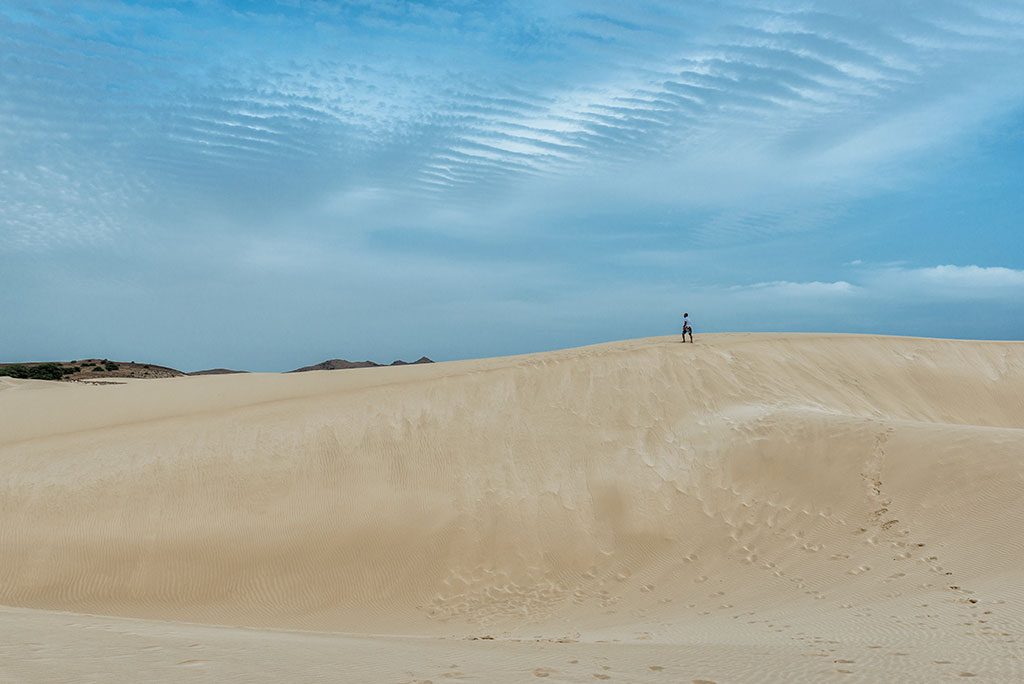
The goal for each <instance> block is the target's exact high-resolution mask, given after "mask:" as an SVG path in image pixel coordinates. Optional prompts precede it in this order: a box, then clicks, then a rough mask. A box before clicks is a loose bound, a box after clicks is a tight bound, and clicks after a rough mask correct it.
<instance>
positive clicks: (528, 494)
mask: <svg viewBox="0 0 1024 684" xmlns="http://www.w3.org/2000/svg"><path fill="white" fill-rule="evenodd" d="M0 428H2V429H0V604H3V605H6V606H11V608H7V609H0V681H9V680H10V681H21V680H24V681H44V680H61V681H82V680H87V681H107V678H108V676H110V675H112V676H114V677H118V678H122V679H125V680H130V681H135V680H143V679H147V680H150V681H152V680H168V681H178V680H182V679H189V680H195V681H225V680H230V679H231V678H233V677H234V678H236V679H238V680H239V681H254V680H260V679H262V680H266V681H283V680H291V681H321V680H322V681H395V682H399V681H405V682H413V681H425V680H433V681H435V682H438V681H445V680H447V679H469V680H475V681H481V682H490V681H531V680H533V679H534V678H540V679H544V680H545V681H591V682H592V681H599V680H604V679H610V680H614V681H652V682H669V681H671V682H678V681H685V682H689V681H691V680H701V679H703V680H708V681H717V682H723V681H737V680H739V681H746V680H749V681H760V680H765V679H769V680H771V679H775V680H779V681H783V680H787V681H801V680H802V681H820V680H822V679H829V678H833V677H834V678H837V679H841V680H848V681H898V680H903V681H935V680H940V679H945V678H949V679H959V678H960V677H961V676H970V675H975V676H978V677H980V678H985V677H988V678H990V679H993V680H1004V681H1014V680H1019V679H1022V678H1024V604H1022V601H1024V344H1021V343H993V342H959V341H942V340H922V339H908V338H883V337H862V336H813V335H807V336H796V335H788V336H763V335H719V336H703V337H701V339H700V340H699V341H698V344H696V345H692V346H691V345H682V344H679V343H678V342H677V341H676V340H675V339H663V338H657V339H645V340H634V341H629V342H621V343H614V344H607V345H599V346H594V347H586V348H582V349H572V350H566V351H560V352H554V353H547V354H535V355H527V356H519V357H511V358H503V359H489V360H482V361H468V362H458V363H445V364H436V365H425V366H408V367H402V368H379V369H370V370H350V371H343V372H314V373H305V374H295V375H260V374H253V375H233V376H210V377H190V378H175V379H167V380H154V381H134V382H129V383H127V384H124V385H116V386H109V387H96V386H75V385H68V384H48V383H39V382H32V381H12V380H5V379H0ZM87 614H92V615H87ZM101 615H102V616H107V617H97V616H101ZM195 623H205V625H224V626H222V627H214V626H204V625H203V624H195ZM232 626H233V627H232ZM312 632H317V633H312ZM327 632H329V633H327ZM340 633H344V634H340ZM371 635H374V636H371ZM389 635H390V636H389ZM480 637H494V639H493V640H492V639H487V638H485V639H480Z"/></svg>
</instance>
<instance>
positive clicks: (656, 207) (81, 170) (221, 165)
mask: <svg viewBox="0 0 1024 684" xmlns="http://www.w3.org/2000/svg"><path fill="white" fill-rule="evenodd" d="M1022 216H1024V0H913V1H911V0H885V1H884V2H883V1H880V0H859V1H858V2H855V3H852V2H848V1H845V0H843V1H836V2H824V1H816V0H733V1H725V2H719V1H714V2H712V1H709V0H693V1H689V0H676V1H672V2H662V1H646V0H638V1H636V2H628V3H624V2H618V1H614V2H613V1H599V0H594V1H590V2H583V1H577V0H566V1H564V2H555V1H552V0H547V1H543V2H540V1H532V0H518V1H514V2H512V1H510V2H502V1H500V0H492V1H488V2H475V1H473V0H449V1H446V2H401V1H399V0H381V1H379V2H376V1H372V0H353V1H350V2H329V1H327V0H287V1H286V0H279V1H277V2H270V1H267V2H256V1H254V0H253V1H247V2H246V1H242V0H165V1H163V2H142V1H133V2H127V1H122V2H116V1H113V0H111V1H103V2H101V1H97V0H76V1H75V2H71V1H70V0H67V1H59V2H58V1H53V0H3V2H2V3H0V361H25V360H43V359H75V358H88V357H97V356H98V357H104V358H111V359H118V360H138V361H146V362H152V363H160V364H164V365H170V366H174V367H177V368H182V369H185V370H194V369H199V368H207V367H215V366H222V367H224V366H226V367H235V368H245V369H250V370H264V371H274V370H287V369H290V368H295V367H297V366H301V365H306V364H309V363H314V362H317V361H320V360H322V359H325V358H336V357H342V358H348V359H358V360H362V359H366V358H369V359H374V360H377V361H380V362H390V361H391V360H393V359H396V358H405V359H414V358H417V357H419V356H421V355H424V354H425V355H428V356H430V357H431V358H434V359H436V360H448V359H457V358H468V357H483V356H494V355H503V354H515V353H525V352H532V351H540V350H546V349H555V348H561V347H567V346H575V345H582V344H589V343H596V342H601V341H608V340H617V339H626V338H635V337H644V336H650V335H667V334H677V333H678V330H679V327H680V325H679V321H680V317H681V314H682V312H683V311H688V312H689V313H690V316H691V317H692V318H693V320H694V328H695V331H696V333H697V336H698V338H699V336H700V334H701V333H704V332H716V331H824V332H856V333H884V334H899V335H920V336H936V337H957V338H985V339H1024V236H1022V232H1024V230H1022V229H1024V219H1022V218H1021V217H1022Z"/></svg>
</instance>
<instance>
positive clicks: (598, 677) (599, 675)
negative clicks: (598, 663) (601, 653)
mask: <svg viewBox="0 0 1024 684" xmlns="http://www.w3.org/2000/svg"><path fill="white" fill-rule="evenodd" d="M594 679H611V677H610V676H609V675H606V674H601V673H600V672H595V673H594Z"/></svg>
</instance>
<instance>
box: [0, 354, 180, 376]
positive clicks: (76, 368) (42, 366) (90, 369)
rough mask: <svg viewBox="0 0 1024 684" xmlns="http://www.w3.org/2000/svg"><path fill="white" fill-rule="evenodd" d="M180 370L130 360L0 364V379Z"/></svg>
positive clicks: (163, 373) (176, 373)
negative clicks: (5, 377) (0, 377)
mask: <svg viewBox="0 0 1024 684" xmlns="http://www.w3.org/2000/svg"><path fill="white" fill-rule="evenodd" d="M182 375H185V374H184V373H182V372H181V371H180V370H176V369H174V368H168V367H166V366H157V365H155V364H152V363H135V362H134V361H111V360H109V359H81V360H78V361H32V362H29V363H4V364H0V376H8V377H12V378H24V379H33V380H97V379H99V378H175V377H179V376H182Z"/></svg>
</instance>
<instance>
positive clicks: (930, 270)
mask: <svg viewBox="0 0 1024 684" xmlns="http://www.w3.org/2000/svg"><path fill="white" fill-rule="evenodd" d="M863 277H864V282H865V286H866V287H868V288H869V289H871V290H872V292H874V293H876V294H879V295H884V296H889V297H894V296H899V297H902V298H913V297H927V298H929V299H933V300H967V299H1009V298H1014V297H1017V298H1024V270H1016V269H1012V268H1005V267H1003V266H976V265H969V266H956V265H952V264H945V265H940V266H929V267H922V268H903V267H894V266H890V267H883V268H880V269H877V270H870V271H868V272H866V273H865V274H864V276H863Z"/></svg>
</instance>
